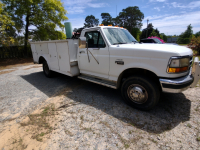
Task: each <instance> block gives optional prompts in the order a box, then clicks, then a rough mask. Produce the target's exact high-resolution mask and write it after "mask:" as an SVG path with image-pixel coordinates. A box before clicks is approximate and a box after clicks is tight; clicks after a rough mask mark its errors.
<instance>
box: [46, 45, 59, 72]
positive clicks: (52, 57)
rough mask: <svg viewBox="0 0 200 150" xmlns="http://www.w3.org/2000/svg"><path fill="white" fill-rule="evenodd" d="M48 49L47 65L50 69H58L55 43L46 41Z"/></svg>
mask: <svg viewBox="0 0 200 150" xmlns="http://www.w3.org/2000/svg"><path fill="white" fill-rule="evenodd" d="M48 49H49V62H48V63H49V66H50V67H51V69H56V70H59V65H58V55H57V50H56V43H48Z"/></svg>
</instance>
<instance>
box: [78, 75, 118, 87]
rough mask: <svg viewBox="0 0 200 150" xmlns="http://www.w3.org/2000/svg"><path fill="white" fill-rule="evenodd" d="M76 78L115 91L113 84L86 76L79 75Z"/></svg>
mask: <svg viewBox="0 0 200 150" xmlns="http://www.w3.org/2000/svg"><path fill="white" fill-rule="evenodd" d="M78 78H79V79H82V80H86V81H90V82H93V83H96V84H100V85H104V86H107V87H110V88H113V89H116V84H115V83H113V82H110V81H107V80H104V79H99V78H96V77H91V76H86V75H80V76H78Z"/></svg>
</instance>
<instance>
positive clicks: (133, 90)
mask: <svg viewBox="0 0 200 150" xmlns="http://www.w3.org/2000/svg"><path fill="white" fill-rule="evenodd" d="M121 93H122V96H123V98H124V100H125V101H126V102H127V103H128V104H130V105H131V106H132V107H134V108H137V109H140V110H150V109H151V108H153V107H154V106H155V105H156V104H157V103H158V101H159V98H160V90H159V87H158V85H157V84H156V83H154V82H153V81H152V80H150V79H148V78H146V77H142V76H134V77H130V78H128V79H126V80H125V81H124V82H123V84H122V87H121Z"/></svg>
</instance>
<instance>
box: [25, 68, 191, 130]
mask: <svg viewBox="0 0 200 150" xmlns="http://www.w3.org/2000/svg"><path fill="white" fill-rule="evenodd" d="M21 77H22V78H23V79H25V80H26V81H28V82H29V83H31V84H32V85H33V86H35V87H36V88H37V89H39V90H40V91H42V92H43V93H45V94H46V95H48V96H49V97H51V96H53V95H55V94H56V93H58V92H59V91H62V90H65V88H68V89H69V88H70V89H71V90H72V92H70V93H68V94H66V95H65V96H66V97H68V98H70V99H73V100H74V101H75V102H79V103H81V104H85V105H89V106H92V107H95V108H96V109H98V110H101V111H103V112H105V113H106V114H108V115H111V116H113V117H115V118H117V119H119V120H121V121H123V122H125V123H129V124H131V125H133V126H135V127H137V128H139V129H141V130H145V131H147V132H151V133H162V132H165V131H167V130H171V129H173V128H174V127H176V126H177V125H178V124H179V123H181V122H185V121H188V120H189V119H190V108H191V102H190V100H188V99H187V98H186V97H185V95H184V94H183V93H179V94H163V95H162V96H161V100H160V102H159V103H158V105H157V106H156V107H155V108H154V109H153V110H151V111H147V112H144V111H140V110H136V109H134V108H132V107H130V106H128V105H127V104H126V103H124V101H123V99H122V97H121V94H120V91H119V90H114V89H111V88H107V87H104V86H101V85H98V84H94V83H90V82H87V81H83V80H80V79H77V78H72V77H68V76H64V75H60V74H59V75H57V76H56V77H54V78H46V77H45V76H44V75H43V73H42V72H37V73H33V74H30V75H26V76H21Z"/></svg>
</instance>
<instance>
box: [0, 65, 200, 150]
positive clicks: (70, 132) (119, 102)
mask: <svg viewBox="0 0 200 150" xmlns="http://www.w3.org/2000/svg"><path fill="white" fill-rule="evenodd" d="M29 63H30V64H29ZM0 64H1V65H2V63H1V62H0ZM24 64H25V65H24ZM2 66H3V65H2ZM2 66H0V67H1V69H0V149H2V150H10V149H16V150H19V149H31V150H32V149H34V150H37V149H47V150H49V149H52V150H57V149H70V150H71V149H80V150H85V149H91V150H93V149H98V150H105V149H153V150H155V149H163V150H165V149H187V150H188V149H199V146H200V117H199V116H200V102H199V100H200V94H199V93H200V88H199V84H198V85H197V87H196V88H193V89H188V90H186V91H184V92H183V93H179V94H162V96H161V100H160V102H159V104H158V105H157V106H156V107H155V108H154V109H153V110H151V111H147V112H145V111H139V110H136V109H134V108H132V107H130V106H128V105H127V104H125V103H124V102H123V99H122V98H121V95H120V92H119V91H117V90H114V89H110V88H107V87H104V86H101V85H97V84H93V83H90V82H87V81H83V80H80V79H77V78H71V77H68V76H64V75H60V74H57V75H56V76H55V77H54V78H46V77H45V76H44V74H43V72H42V67H41V65H34V64H33V63H32V62H29V61H28V62H26V61H24V63H23V64H22V65H21V64H20V63H18V65H14V66H12V63H10V65H4V67H5V68H3V67H2Z"/></svg>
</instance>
